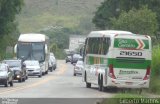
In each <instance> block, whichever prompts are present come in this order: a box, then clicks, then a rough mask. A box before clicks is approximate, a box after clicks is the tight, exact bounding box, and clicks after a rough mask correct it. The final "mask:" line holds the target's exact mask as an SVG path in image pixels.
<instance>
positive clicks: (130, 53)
mask: <svg viewBox="0 0 160 104" xmlns="http://www.w3.org/2000/svg"><path fill="white" fill-rule="evenodd" d="M120 55H125V56H142V52H131V51H120Z"/></svg>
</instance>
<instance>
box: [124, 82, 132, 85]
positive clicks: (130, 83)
mask: <svg viewBox="0 0 160 104" xmlns="http://www.w3.org/2000/svg"><path fill="white" fill-rule="evenodd" d="M125 83H126V84H127V85H132V84H133V82H125Z"/></svg>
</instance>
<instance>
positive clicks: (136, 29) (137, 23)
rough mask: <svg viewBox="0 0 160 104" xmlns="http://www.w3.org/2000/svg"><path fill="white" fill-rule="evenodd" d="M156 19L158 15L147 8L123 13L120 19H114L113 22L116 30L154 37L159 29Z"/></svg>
mask: <svg viewBox="0 0 160 104" xmlns="http://www.w3.org/2000/svg"><path fill="white" fill-rule="evenodd" d="M156 17H157V16H156V13H154V12H152V11H151V10H149V9H148V8H147V7H146V6H145V7H142V8H141V9H139V10H136V9H131V10H130V11H129V12H122V13H121V14H120V16H119V18H117V19H116V18H112V19H111V22H112V27H113V28H114V29H118V30H127V31H131V32H133V33H141V34H147V35H153V34H155V32H156V31H157V29H158V24H157V19H156Z"/></svg>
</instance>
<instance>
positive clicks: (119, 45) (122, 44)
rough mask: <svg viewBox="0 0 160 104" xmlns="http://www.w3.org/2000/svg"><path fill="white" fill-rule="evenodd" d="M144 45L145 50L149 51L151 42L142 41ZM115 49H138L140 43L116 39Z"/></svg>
mask: <svg viewBox="0 0 160 104" xmlns="http://www.w3.org/2000/svg"><path fill="white" fill-rule="evenodd" d="M141 41H143V43H144V48H143V49H149V41H148V40H144V39H142V40H141ZM114 47H115V48H135V49H136V48H138V47H139V42H137V41H136V39H124V38H115V40H114Z"/></svg>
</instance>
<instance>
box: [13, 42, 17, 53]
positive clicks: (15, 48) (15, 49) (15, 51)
mask: <svg viewBox="0 0 160 104" xmlns="http://www.w3.org/2000/svg"><path fill="white" fill-rule="evenodd" d="M14 53H17V44H16V45H15V46H14Z"/></svg>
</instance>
